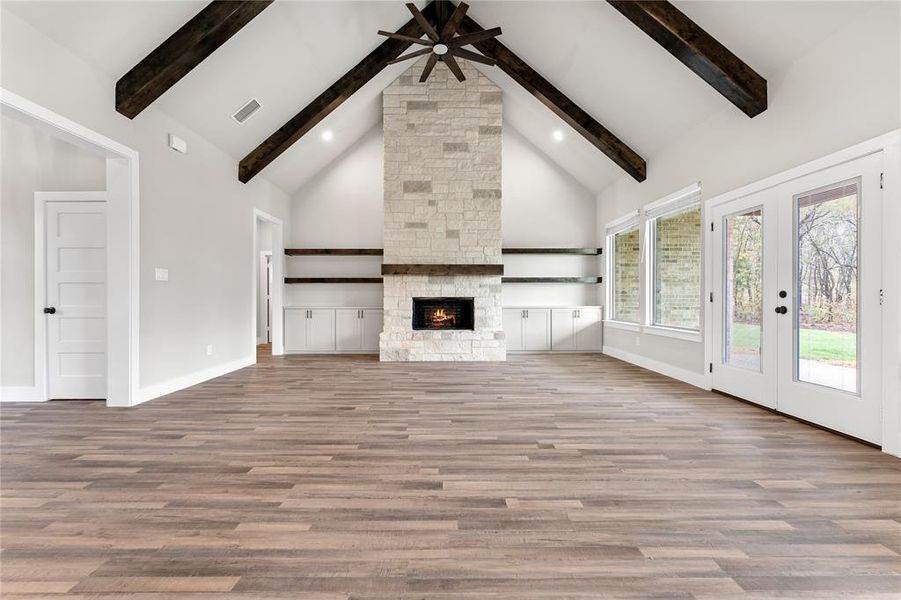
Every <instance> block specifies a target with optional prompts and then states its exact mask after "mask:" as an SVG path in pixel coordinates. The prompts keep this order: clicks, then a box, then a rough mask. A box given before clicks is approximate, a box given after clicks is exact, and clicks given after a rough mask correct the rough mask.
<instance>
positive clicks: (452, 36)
mask: <svg viewBox="0 0 901 600" xmlns="http://www.w3.org/2000/svg"><path fill="white" fill-rule="evenodd" d="M468 8H469V5H468V4H466V3H465V2H460V3H459V4H458V5H457V6H456V8H455V9H454V12H453V14H452V15H451V16H450V17H449V18H448V19H447V20H446V21H445V22H444V24H443V25H442V26H441V32H440V33H439V32H438V30H437V29H436V28H435V26H434V25H432V23H430V22H429V20H428V19H426V18H425V16H424V15H423V14H422V12H421V11H420V10H419V9H418V8H416V5H415V4H413V3H412V2H408V3H407V9H409V11H410V12H411V13H413V18H414V19H415V20H416V22H417V23H418V24H419V27H420V29H421V30H422V32H423V33H424V34H425V35H426V36H427V39H422V37H421V36H420V37H414V36H411V35H404V34H401V33H390V32H388V31H383V30H379V35H383V36H385V37H389V38H393V39H395V40H399V41H402V42H405V43H406V47H409V45H410V44H418V45H420V46H425V48H422V49H420V50H415V51H413V52H408V53H407V54H404V55H403V56H398V57H397V58H395V59H394V60H390V61H387V64H389V65H392V64H394V63H398V62H402V61H405V60H409V59H411V58H416V57H417V56H424V55H428V57H429V58H428V60H427V61H426V64H425V68H423V70H422V75H421V76H420V77H419V81H420V83H425V81H426V80H427V79H428V78H429V75H430V74H431V73H432V70H433V69H434V68H435V65H436V64H437V63H438V62H439V61H440V62H443V63H444V64H445V65H447V68H448V69H450V72H451V73H453V75H454V77H456V78H457V81H460V82H463V81H465V80H466V76H465V75H464V74H463V69H461V68H460V65H459V63H457V59H465V60H468V61H470V62H477V63H481V64H484V65H489V66H494V65H495V64H497V60H495V59H494V58H491V57H488V56H484V55H483V54H478V53H476V52H472V51H471V50H467V49H466V48H463V46H469V45H472V44H476V43H479V42H484V41H486V40H492V39H494V38H495V37H497V36H499V35H500V34H501V28H500V27H494V28H492V29H483V30H480V31H475V32H472V33H468V34H465V35H457V30H458V29H459V28H460V25H461V24H462V23H463V20H464V19H465V18H466V11H467V9H468Z"/></svg>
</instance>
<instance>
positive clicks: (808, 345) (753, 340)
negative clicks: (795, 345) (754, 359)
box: [732, 323, 857, 364]
mask: <svg viewBox="0 0 901 600" xmlns="http://www.w3.org/2000/svg"><path fill="white" fill-rule="evenodd" d="M798 337H799V341H800V343H801V358H806V359H810V360H818V361H826V362H830V363H846V364H854V363H855V361H856V360H857V334H855V333H851V332H848V331H822V330H820V329H802V330H801V331H800V334H799V336H798ZM732 344H733V349H734V350H735V351H736V352H738V353H748V352H753V351H754V349H756V348H759V347H760V329H758V327H757V326H756V325H749V324H745V323H736V324H735V325H734V326H733V330H732Z"/></svg>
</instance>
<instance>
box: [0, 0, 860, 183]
mask: <svg viewBox="0 0 901 600" xmlns="http://www.w3.org/2000/svg"><path fill="white" fill-rule="evenodd" d="M204 4H206V3H205V2H193V1H175V2H173V1H163V2H144V1H125V0H120V1H113V2H83V1H68V2H48V1H30V2H8V1H4V2H3V6H4V8H7V9H9V10H11V11H13V12H14V13H16V14H17V15H19V16H20V17H21V18H23V19H24V20H26V21H27V22H29V23H30V24H31V25H32V26H34V27H36V28H37V29H39V30H41V31H43V32H44V33H46V34H47V35H49V36H50V37H51V38H53V39H55V40H56V41H58V42H59V43H61V44H62V45H64V46H66V47H68V48H69V49H70V50H72V51H73V52H74V53H75V54H77V55H79V56H81V57H83V58H84V59H85V60H87V61H88V62H90V63H91V64H93V65H94V66H95V67H96V68H97V69H98V70H99V71H101V72H103V73H105V74H106V75H108V76H109V77H111V78H112V79H118V78H119V77H121V76H122V75H123V74H125V73H126V72H127V71H128V69H129V68H131V67H132V66H133V65H134V64H135V63H137V62H138V61H139V60H140V59H141V58H143V57H144V56H145V55H146V54H147V53H148V52H149V51H150V50H152V49H153V48H154V47H156V46H157V45H158V44H159V43H160V42H162V41H163V40H164V39H165V38H166V37H168V36H169V35H170V34H171V33H172V32H173V31H175V30H176V29H177V28H178V27H179V26H180V25H181V24H183V23H184V22H185V21H186V20H188V19H189V18H190V17H191V16H193V15H194V14H196V13H197V12H198V11H199V10H200V8H201V7H203V6H204ZM418 4H419V5H420V6H422V5H423V4H424V2H422V1H420V2H418ZM470 4H471V8H470V10H469V14H470V15H471V16H472V17H473V18H474V19H475V20H476V21H478V22H479V23H480V24H481V25H482V26H484V27H493V26H500V27H502V28H503V31H504V33H503V35H502V36H501V37H500V38H499V39H500V40H501V41H502V42H503V43H504V44H505V45H507V46H508V47H509V48H510V49H511V50H513V51H514V52H516V53H517V54H518V55H519V56H520V57H522V58H523V59H524V60H526V61H527V62H528V63H529V64H530V65H531V66H532V67H533V68H534V69H536V70H537V71H538V72H539V73H541V74H542V75H543V76H544V77H546V78H547V79H549V80H550V81H551V82H552V83H553V84H554V85H556V86H557V87H558V88H559V89H560V90H561V91H562V92H564V93H565V94H567V95H568V96H569V97H570V98H571V99H572V100H573V101H575V102H576V103H577V104H579V105H580V106H581V107H582V108H583V109H585V110H586V111H587V112H588V113H590V114H591V115H592V116H594V117H595V118H596V119H597V120H598V121H599V122H600V123H602V124H603V125H604V126H606V127H607V128H608V129H610V130H611V131H612V132H613V133H614V134H616V135H617V136H618V137H620V139H622V140H623V141H624V142H626V143H627V144H628V145H629V146H631V147H632V148H633V149H634V150H635V151H636V152H638V153H639V154H640V155H642V156H643V157H644V158H645V159H647V160H648V170H649V172H651V171H652V170H653V168H654V165H653V160H652V158H653V156H655V155H656V154H657V153H659V152H660V151H661V150H662V149H663V148H665V147H666V146H667V145H668V144H669V143H671V142H672V141H674V140H675V139H677V138H678V137H679V136H680V135H681V134H683V133H684V132H686V131H687V130H688V129H690V128H691V127H693V126H695V125H697V124H698V123H700V122H702V121H704V120H705V119H707V118H708V117H710V116H711V115H712V114H713V113H714V112H717V111H720V110H723V109H724V108H728V109H731V110H736V111H737V110H738V109H737V108H735V107H733V106H732V105H731V104H729V103H728V101H727V100H726V99H725V98H723V97H721V96H720V95H719V94H718V93H717V92H716V91H714V90H713V89H712V88H711V87H710V86H709V85H707V84H706V83H705V82H704V81H702V80H701V79H700V78H698V77H697V76H696V75H695V74H694V73H692V72H691V71H689V70H688V69H687V68H686V67H684V66H683V65H682V64H681V63H679V62H678V61H677V60H676V59H675V58H673V57H672V56H671V55H670V54H668V53H667V52H666V51H665V50H663V49H662V48H661V47H660V46H658V45H657V44H656V43H655V42H653V41H652V40H651V39H650V38H649V37H647V36H646V35H645V34H644V33H642V32H641V31H640V30H639V29H638V28H637V27H635V26H634V25H632V24H631V23H629V22H628V21H627V20H626V19H625V18H624V17H623V16H622V15H620V14H619V13H618V12H616V11H615V10H614V9H613V8H612V7H610V6H609V5H607V3H606V2H562V1H558V2H550V1H544V2H480V1H478V0H472V1H471V2H470ZM678 5H679V7H680V8H681V9H682V10H683V11H684V12H685V13H686V14H687V15H688V16H690V17H691V18H692V19H694V20H695V21H696V22H697V23H698V24H700V25H701V26H702V27H704V28H705V29H706V30H707V31H708V32H710V33H711V34H712V35H713V36H714V37H716V38H717V39H719V40H720V41H721V42H722V43H724V44H725V45H726V46H727V47H729V48H730V49H731V50H733V51H734V52H735V53H736V54H738V55H739V56H740V57H741V58H742V59H743V60H745V62H747V63H749V64H750V65H751V66H752V67H753V68H754V69H756V70H757V71H758V72H759V73H761V75H763V76H764V77H765V78H767V79H768V81H769V85H770V90H771V91H772V90H773V89H774V86H776V85H778V81H779V79H780V78H781V75H782V74H783V73H784V72H785V71H786V70H787V69H788V68H789V67H790V65H791V63H792V62H793V61H794V60H795V59H797V58H798V57H800V56H802V55H803V54H804V53H806V52H807V51H808V50H810V49H811V48H812V47H813V45H814V44H816V43H817V41H818V40H820V39H822V38H823V37H824V36H826V35H828V34H829V33H831V32H832V31H834V30H835V29H837V28H838V27H840V26H841V25H842V24H843V23H845V22H846V21H847V20H849V19H851V18H853V17H854V16H855V15H856V14H859V13H861V12H863V11H865V10H867V9H868V8H869V6H867V3H864V2H717V1H703V2H694V1H692V2H679V3H678ZM408 19H409V13H408V12H407V10H406V9H405V8H404V6H403V3H402V2H400V1H398V2H359V1H357V2H307V1H303V2H301V1H293V0H278V1H277V2H275V4H274V5H273V6H271V7H270V8H268V9H266V10H265V11H263V12H262V13H261V14H260V15H259V16H258V17H257V18H256V19H254V20H253V21H252V22H251V23H250V24H248V25H247V26H246V27H245V28H244V29H243V30H242V31H241V32H239V33H238V35H236V36H234V37H233V38H232V39H231V40H229V41H228V42H227V43H226V44H225V45H224V46H223V47H222V48H220V49H219V50H217V51H216V52H215V53H214V54H213V55H212V56H211V57H209V58H208V59H207V60H205V61H204V62H203V63H201V64H200V65H199V66H198V67H197V68H195V69H194V70H193V71H192V72H191V73H190V74H189V75H188V76H187V77H185V78H184V79H182V81H180V82H179V83H178V84H177V85H176V86H174V87H173V88H172V89H170V90H169V91H168V92H166V93H165V94H164V95H163V96H162V97H161V98H160V99H159V100H157V102H156V104H155V106H159V107H160V108H161V109H163V110H165V111H166V112H167V113H169V114H170V115H171V116H173V117H174V118H176V119H178V120H179V121H181V122H182V123H184V124H185V125H187V126H189V127H191V128H192V129H193V130H194V131H196V132H197V133H198V134H200V135H202V136H204V137H205V138H207V139H208V140H209V141H211V142H212V143H214V144H216V145H217V146H219V147H220V148H222V149H223V150H224V151H225V152H227V153H228V154H229V155H231V156H232V157H234V158H235V161H236V162H237V161H238V160H240V159H241V158H242V157H243V156H245V155H246V154H247V153H248V152H250V151H251V150H253V149H254V148H255V147H256V146H257V145H258V144H259V143H260V142H262V141H263V140H264V139H266V137H268V135H269V134H270V133H272V132H273V131H275V130H276V129H277V128H278V127H279V126H281V125H282V124H283V123H284V122H285V121H287V120H288V119H290V118H291V117H292V116H294V114H296V113H297V112H298V111H299V110H300V109H301V108H303V107H304V106H305V105H306V104H307V103H308V102H310V101H311V100H312V99H313V98H315V97H316V96H318V95H319V94H320V93H321V92H322V91H323V90H324V89H325V88H327V87H328V86H329V85H331V84H332V83H333V82H334V81H335V80H336V79H337V78H338V77H340V76H341V75H342V74H344V73H345V72H346V71H348V70H349V69H350V68H351V67H353V65H355V64H356V63H357V62H358V61H359V60H360V59H362V58H363V57H364V56H365V55H366V54H367V53H368V52H370V51H371V50H372V49H374V48H375V47H376V46H377V45H378V44H379V43H381V41H382V38H381V37H380V36H378V35H376V31H377V30H378V29H387V30H394V29H397V28H398V27H399V26H400V25H402V24H403V23H405V22H406V21H407V20H408ZM407 66H408V65H407V64H399V65H393V66H391V67H389V68H388V69H385V70H384V71H383V72H382V73H381V74H380V75H379V76H378V77H376V78H375V79H373V80H372V81H370V82H369V83H368V84H367V85H366V86H364V88H363V89H361V90H360V91H359V92H357V93H356V94H355V95H354V96H352V97H351V99H350V100H348V101H347V102H345V103H344V104H343V105H342V106H341V107H339V108H338V109H337V110H336V111H335V112H333V113H332V114H331V115H330V116H329V117H328V118H327V119H325V120H324V121H323V122H322V123H320V124H319V125H318V126H317V127H316V128H314V129H313V130H312V131H311V132H310V133H308V134H307V135H306V136H305V137H304V138H302V139H301V140H300V141H299V142H298V143H296V144H295V145H294V146H293V147H292V148H291V149H290V150H288V151H287V152H285V153H284V154H283V155H282V156H281V157H279V158H278V159H277V160H276V161H275V162H274V163H272V164H271V165H269V166H268V167H267V168H266V169H265V170H264V171H263V174H264V176H265V177H267V178H268V179H270V180H271V181H273V182H274V183H275V184H276V185H278V186H279V187H281V188H282V189H284V190H285V191H287V192H293V191H294V190H296V189H297V188H299V187H301V186H302V185H303V184H304V183H305V182H306V181H307V180H308V179H309V178H310V177H312V175H313V174H315V173H316V172H318V171H319V170H321V169H322V168H324V167H325V166H326V165H327V164H328V163H329V162H331V161H332V160H334V159H335V158H336V157H337V156H339V155H340V154H341V153H342V152H344V151H345V150H346V149H347V148H348V147H349V146H351V145H352V144H353V143H354V142H356V141H357V140H358V139H359V138H360V137H361V136H362V135H363V134H365V133H366V132H367V131H368V130H369V129H371V128H372V127H373V126H375V125H376V124H377V123H378V122H379V121H380V119H381V109H380V106H381V105H380V92H381V90H382V89H383V88H384V87H386V86H387V85H388V84H389V83H390V82H391V81H392V80H393V79H394V78H395V77H397V76H398V75H399V74H400V73H401V72H403V70H404V69H405V68H406V67H407ZM482 71H483V72H484V73H485V74H486V75H488V76H489V77H490V78H491V79H492V80H494V81H495V82H496V83H497V84H498V85H499V86H500V87H501V88H502V89H503V90H504V96H505V97H504V119H505V121H506V122H507V124H509V125H511V126H513V127H514V128H515V129H517V130H518V131H520V132H521V133H522V134H523V135H524V136H525V137H526V138H527V139H528V140H530V141H531V142H532V143H533V144H534V145H535V146H536V147H538V148H540V149H542V150H543V151H544V152H545V153H546V154H547V155H548V157H550V158H551V159H552V160H554V161H555V162H556V163H558V164H559V165H560V166H561V167H562V168H563V169H565V170H566V171H568V172H569V173H570V174H572V175H573V177H575V178H576V179H577V180H578V181H580V182H581V183H582V184H583V185H584V186H585V187H587V188H588V189H590V190H592V191H595V192H597V191H600V190H601V189H603V188H604V187H605V186H606V185H608V184H609V183H611V182H612V181H613V180H615V179H616V178H618V177H620V176H621V175H622V173H623V172H622V171H621V170H620V169H619V168H618V167H617V166H616V165H615V164H613V163H612V162H611V161H610V160H609V159H607V158H606V157H605V156H604V155H603V154H602V153H601V152H600V151H599V150H597V149H596V148H595V147H594V146H592V145H591V144H590V143H588V142H587V141H586V140H585V139H584V138H582V137H581V136H579V135H578V134H577V133H576V132H575V131H573V130H572V129H570V128H569V127H568V126H566V125H565V124H564V123H563V121H561V120H560V119H558V118H557V117H555V116H554V115H553V114H552V113H551V112H550V111H549V110H548V109H547V108H546V107H544V106H543V105H541V104H540V103H539V102H538V101H537V100H536V99H535V98H533V97H532V96H531V95H529V94H528V93H527V92H525V91H524V90H523V89H522V88H521V87H519V86H518V85H517V84H516V83H515V82H513V81H512V80H511V79H510V78H509V77H507V76H506V75H505V74H503V73H502V72H501V71H500V69H498V68H493V67H486V68H483V69H482ZM771 96H772V94H771ZM110 97H111V98H112V95H111V96H110ZM251 97H256V98H258V99H259V100H260V101H261V102H262V104H263V108H262V110H260V111H259V112H258V113H257V114H256V115H255V116H254V117H253V118H252V119H250V120H249V121H248V122H246V123H245V124H243V125H238V124H237V123H235V122H234V121H233V120H232V119H231V115H232V114H233V113H234V112H235V111H236V110H237V109H238V108H239V107H241V106H242V105H243V104H244V103H245V102H246V101H247V100H248V99H250V98H251ZM137 118H138V119H140V118H141V116H140V115H139V116H138V117H137ZM324 129H329V130H331V131H332V132H333V133H334V138H333V140H332V141H331V142H324V141H323V140H322V139H321V136H320V133H321V131H323V130H324ZM556 129H561V130H563V131H564V133H565V138H564V140H563V141H562V142H555V141H553V140H552V138H551V134H552V132H553V131H554V130H556ZM235 173H236V176H237V165H236V167H235Z"/></svg>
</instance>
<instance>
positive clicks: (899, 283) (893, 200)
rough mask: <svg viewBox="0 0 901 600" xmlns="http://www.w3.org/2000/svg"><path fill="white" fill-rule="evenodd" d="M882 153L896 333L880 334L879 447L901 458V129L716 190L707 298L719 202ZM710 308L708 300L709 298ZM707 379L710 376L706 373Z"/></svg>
mask: <svg viewBox="0 0 901 600" xmlns="http://www.w3.org/2000/svg"><path fill="white" fill-rule="evenodd" d="M879 152H882V153H883V157H884V158H883V164H884V179H883V186H882V194H883V231H882V234H883V235H882V240H883V246H882V255H883V267H882V285H883V292H884V303H883V307H882V311H883V322H882V327H883V331H887V332H892V331H894V332H896V335H894V336H893V335H884V336H883V337H882V451H883V452H886V453H888V454H893V455H895V456H901V378H899V376H898V369H899V366H901V302H899V294H901V236H899V235H898V232H897V231H893V230H892V229H893V225H892V224H897V223H901V130H899V129H896V130H894V131H891V132H889V133H886V134H883V135H880V136H878V137H875V138H872V139H869V140H866V141H864V142H861V143H859V144H855V145H854V146H851V147H849V148H845V149H843V150H839V151H838V152H833V153H832V154H828V155H826V156H824V157H822V158H818V159H816V160H812V161H810V162H807V163H804V164H802V165H799V166H797V167H794V168H792V169H788V170H786V171H783V172H781V173H777V174H776V175H772V176H770V177H767V178H765V179H761V180H760V181H756V182H754V183H750V184H748V185H745V186H743V187H740V188H737V189H735V190H732V191H729V192H725V193H723V194H719V195H717V196H714V197H712V198H710V199H708V200H707V201H706V202H705V203H704V206H705V213H704V215H705V219H706V220H705V222H704V227H705V235H706V236H708V237H707V239H706V242H707V243H706V244H705V245H706V248H708V249H709V251H708V252H706V256H705V257H704V281H705V286H706V290H705V297H706V298H708V299H709V297H710V294H713V293H717V294H720V293H722V292H721V291H720V290H714V289H713V281H714V277H713V248H714V243H716V241H715V240H714V238H713V237H711V236H713V235H714V232H711V231H710V226H709V224H710V214H712V209H713V208H714V207H715V206H717V205H720V204H723V203H726V202H731V201H732V200H737V199H739V198H742V197H744V196H748V195H751V194H756V193H758V192H762V191H765V190H768V189H770V188H774V187H776V186H778V185H782V184H784V183H788V182H790V181H792V180H795V179H798V178H800V177H804V176H806V175H811V174H813V173H816V172H819V171H824V170H826V169H829V168H831V167H835V166H838V165H840V164H843V163H846V162H849V161H852V160H855V159H858V158H862V157H864V156H867V155H870V154H875V153H879ZM705 304H707V306H708V308H709V305H710V303H709V302H707V303H705ZM713 319H714V314H713V311H712V310H705V311H704V362H705V363H707V364H711V363H712V362H713V341H714V340H713ZM707 378H708V382H709V383H712V381H713V379H712V376H711V375H710V374H709V373H708V375H707Z"/></svg>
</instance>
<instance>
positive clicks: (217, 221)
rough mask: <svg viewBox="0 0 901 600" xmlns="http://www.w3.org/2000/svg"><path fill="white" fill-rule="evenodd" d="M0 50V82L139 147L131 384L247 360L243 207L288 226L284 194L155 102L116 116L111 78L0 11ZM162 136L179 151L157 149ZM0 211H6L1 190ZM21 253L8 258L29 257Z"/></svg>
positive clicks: (247, 233) (247, 246)
mask: <svg viewBox="0 0 901 600" xmlns="http://www.w3.org/2000/svg"><path fill="white" fill-rule="evenodd" d="M0 50H2V52H0V54H2V64H0V68H2V71H0V73H2V78H0V85H2V86H3V87H4V88H5V89H8V90H10V91H12V92H15V93H16V94H19V95H21V96H23V97H25V98H27V99H29V100H32V101H33V102H36V103H38V104H41V105H43V106H45V107H47V108H49V109H51V110H53V111H55V112H58V113H60V114H61V115H63V116H65V117H68V118H70V119H72V120H74V121H76V122H78V123H81V124H82V125H84V126H86V127H89V128H91V129H94V130H96V131H98V132H100V133H102V134H103V135H106V136H108V137H110V138H112V139H114V140H116V141H118V142H120V143H122V144H125V145H126V146H129V147H131V148H133V149H134V150H136V151H138V152H139V153H140V168H141V172H140V186H141V188H140V194H141V197H140V202H141V232H140V239H141V248H140V261H141V266H140V269H141V274H140V280H141V289H140V310H141V320H140V328H141V330H140V385H141V387H142V388H143V387H147V386H148V385H153V384H160V383H164V382H167V381H169V380H173V379H176V378H183V377H188V378H190V376H192V374H195V373H198V372H200V371H204V370H208V369H216V368H219V367H221V366H223V365H229V364H234V363H236V362H237V361H243V360H244V359H252V357H253V353H252V347H251V345H250V340H252V337H253V331H254V329H253V328H254V323H253V320H252V319H251V318H250V315H251V314H252V313H251V307H250V302H251V294H250V293H248V292H249V290H250V289H252V288H251V287H250V286H252V285H253V282H252V272H251V264H252V263H251V260H250V258H251V257H252V256H253V252H254V248H253V222H254V221H253V208H254V207H257V208H260V209H262V210H265V211H266V212H268V213H270V214H273V215H275V216H277V217H279V218H282V219H284V220H285V222H288V221H289V218H288V217H289V213H290V202H289V197H288V195H287V194H285V193H284V192H282V191H281V190H279V189H278V188H276V187H275V186H273V185H271V184H270V183H269V182H267V181H266V180H265V178H263V177H259V176H258V177H257V178H255V179H254V180H253V181H252V182H251V183H249V184H247V185H244V184H241V183H240V182H238V180H237V159H236V157H233V156H228V155H227V154H225V153H224V152H222V151H221V150H219V149H218V148H217V147H215V146H213V145H211V144H209V143H208V142H207V141H206V140H204V139H203V138H201V137H199V136H197V135H196V134H194V132H193V131H192V130H191V129H190V128H189V127H188V126H186V125H185V124H182V123H179V122H177V121H175V120H173V119H172V118H170V117H169V116H168V115H166V114H165V113H163V112H161V111H160V110H158V109H156V108H153V107H151V108H148V109H147V110H145V111H144V112H143V113H141V114H140V115H139V116H138V117H137V118H136V119H134V120H131V121H130V120H128V119H126V118H125V117H123V116H121V115H119V114H118V113H116V112H115V109H114V100H113V98H114V95H113V90H114V87H115V82H114V81H113V80H111V79H110V78H108V77H106V76H105V75H103V74H101V73H99V72H97V71H96V70H94V69H92V68H91V66H90V65H88V64H87V63H86V62H84V61H83V60H81V59H80V58H78V57H77V56H75V55H74V54H72V53H71V52H70V51H68V50H67V49H65V48H63V47H62V46H60V45H59V44H57V43H55V42H54V41H52V40H50V39H49V38H47V37H46V36H44V35H43V34H41V33H40V32H38V31H36V30H35V29H34V28H32V27H31V26H30V25H28V24H27V23H25V22H24V21H22V20H21V19H19V18H18V17H16V16H15V15H13V14H11V13H10V12H9V11H7V10H3V12H2V47H0ZM228 121H229V118H228V115H223V126H228V124H229V123H228ZM170 132H171V133H175V134H177V135H179V136H180V137H182V138H184V139H185V140H187V142H188V149H189V150H188V153H187V154H179V153H176V152H174V151H172V150H170V149H169V148H168V147H167V146H166V136H167V133H170ZM4 133H5V131H4ZM2 210H3V213H4V218H5V216H6V212H7V210H11V209H10V208H9V207H8V206H7V200H6V197H5V195H4V198H3V202H2ZM23 244H24V241H23ZM32 251H33V249H32V248H30V247H27V245H25V246H23V247H22V248H21V249H20V252H21V253H20V254H17V259H18V260H20V261H22V263H23V264H25V263H27V264H31V263H32V262H33V259H32ZM4 255H5V253H4ZM154 267H165V268H168V269H169V281H168V282H157V281H155V280H154V277H153V269H154ZM4 269H5V264H4ZM23 293H24V292H23ZM5 312H6V306H5V305H4V313H5ZM4 317H5V314H4ZM28 318H31V317H30V315H28ZM22 342H23V343H24V342H25V340H22ZM208 344H210V345H212V346H213V354H212V355H211V356H207V354H206V346H207V345H208ZM5 357H6V353H4V360H6V358H5ZM4 385H6V382H5V381H4Z"/></svg>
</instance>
